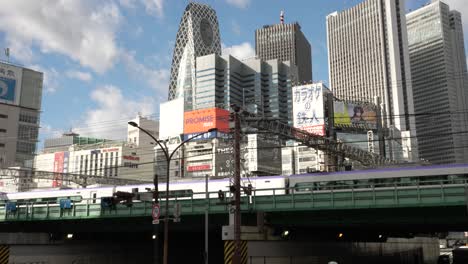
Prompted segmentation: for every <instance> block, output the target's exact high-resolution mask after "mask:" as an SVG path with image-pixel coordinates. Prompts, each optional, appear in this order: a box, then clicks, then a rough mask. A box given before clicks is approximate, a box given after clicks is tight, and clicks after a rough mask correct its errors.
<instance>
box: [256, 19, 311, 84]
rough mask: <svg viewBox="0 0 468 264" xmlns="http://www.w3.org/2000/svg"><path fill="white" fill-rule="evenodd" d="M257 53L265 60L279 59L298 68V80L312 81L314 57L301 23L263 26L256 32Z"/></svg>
mask: <svg viewBox="0 0 468 264" xmlns="http://www.w3.org/2000/svg"><path fill="white" fill-rule="evenodd" d="M255 52H256V54H257V56H258V58H260V59H263V60H273V59H278V60H279V61H289V62H290V63H291V65H295V66H297V70H298V76H297V80H295V81H300V82H311V81H312V55H311V53H312V52H311V48H310V44H309V41H307V39H306V37H305V36H304V34H303V33H302V31H301V26H300V25H299V23H293V24H283V20H282V22H281V24H277V25H267V26H263V28H261V29H257V30H256V31H255Z"/></svg>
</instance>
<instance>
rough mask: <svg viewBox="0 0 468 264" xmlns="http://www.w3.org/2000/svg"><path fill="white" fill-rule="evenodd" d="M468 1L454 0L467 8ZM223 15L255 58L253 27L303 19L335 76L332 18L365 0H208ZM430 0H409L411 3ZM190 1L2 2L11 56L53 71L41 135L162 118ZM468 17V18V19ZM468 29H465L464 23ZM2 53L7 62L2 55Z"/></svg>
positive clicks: (109, 131)
mask: <svg viewBox="0 0 468 264" xmlns="http://www.w3.org/2000/svg"><path fill="white" fill-rule="evenodd" d="M465 1H466V0H446V2H448V3H449V4H451V6H452V7H453V8H457V9H459V10H460V11H462V13H463V14H467V13H468V12H465V11H468V9H467V8H466V7H465V6H464V5H463V3H464V2H465ZM201 2H204V3H207V4H210V5H211V6H212V7H213V8H214V9H215V10H216V12H217V14H218V20H219V23H220V33H221V41H222V43H223V47H225V48H228V49H227V51H229V52H230V53H232V54H234V55H235V56H239V57H250V56H253V55H254V44H255V43H254V41H255V38H254V31H255V29H256V28H259V27H261V26H263V25H265V24H273V23H278V22H279V13H280V11H281V10H284V11H285V20H286V23H288V22H295V21H298V22H299V23H300V24H301V26H302V30H303V32H304V34H305V35H306V37H307V38H308V40H309V42H310V43H311V45H312V54H313V58H312V61H313V75H314V80H316V81H317V80H324V81H326V82H328V70H327V67H328V66H327V63H328V62H327V49H326V28H325V17H326V15H327V14H329V13H331V12H333V11H336V10H343V9H345V8H348V7H350V6H353V5H356V4H358V3H359V2H361V1H360V0H359V1H358V0H289V1H286V0H209V1H208V0H206V1H201ZM426 2H428V1H421V0H407V9H408V10H409V9H415V8H417V7H419V6H421V5H422V4H424V3H426ZM187 3H188V1H182V0H82V1H77V0H36V1H30V0H15V1H11V0H0V4H1V6H3V7H8V8H2V9H1V10H0V25H2V26H0V43H1V46H2V47H9V48H10V50H11V61H13V62H15V63H18V64H21V65H24V66H25V67H28V68H33V69H37V70H40V71H43V72H44V74H45V84H44V93H43V100H42V111H43V112H42V116H41V126H42V129H41V133H40V138H41V139H44V138H49V137H54V136H57V135H59V134H60V133H61V132H63V131H67V130H69V129H71V128H72V129H73V130H74V131H77V132H79V133H80V134H82V135H87V136H96V137H106V138H112V139H122V138H124V135H125V134H124V131H125V129H126V126H125V123H126V121H127V120H128V119H129V118H133V117H134V116H135V115H136V114H137V113H138V112H140V113H142V114H143V115H149V116H151V117H152V118H159V114H158V112H159V103H160V102H164V101H166V98H167V89H168V78H169V71H170V64H171V60H172V49H173V45H174V40H175V36H176V33H177V28H178V25H179V22H180V18H181V16H182V13H183V11H184V8H185V6H186V5H187ZM465 20H467V19H465ZM465 28H466V27H465ZM0 58H1V59H3V60H4V59H5V57H4V55H3V54H1V56H0Z"/></svg>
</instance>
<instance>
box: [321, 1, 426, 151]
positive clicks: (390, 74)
mask: <svg viewBox="0 0 468 264" xmlns="http://www.w3.org/2000/svg"><path fill="white" fill-rule="evenodd" d="M404 7H405V1H404V0H367V1H364V2H362V3H361V4H359V5H357V6H354V7H352V8H350V9H348V10H345V11H342V12H334V13H332V14H330V15H328V16H327V38H328V60H329V75H330V86H331V87H330V88H331V90H332V91H333V93H334V94H335V96H336V97H338V98H340V99H350V100H361V101H363V100H364V101H370V102H374V100H375V97H379V98H380V99H381V101H382V102H383V105H382V108H383V109H382V110H383V114H384V117H385V118H384V127H386V128H392V129H395V130H397V131H399V132H401V133H402V134H401V135H395V138H403V139H404V140H403V142H401V145H402V147H403V155H404V156H406V157H409V156H412V157H413V158H416V157H417V150H416V148H417V145H416V144H415V142H414V141H415V140H414V139H415V138H414V137H415V136H416V131H415V126H414V124H415V121H414V115H413V113H414V105H413V91H412V86H411V71H410V65H409V55H408V45H407V32H406V17H405V12H404ZM400 136H401V137H400ZM411 141H413V142H411Z"/></svg>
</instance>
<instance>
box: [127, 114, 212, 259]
mask: <svg viewBox="0 0 468 264" xmlns="http://www.w3.org/2000/svg"><path fill="white" fill-rule="evenodd" d="M128 124H129V125H131V126H133V127H136V128H138V129H140V130H141V131H143V132H144V133H146V134H147V135H148V136H150V137H151V138H152V139H154V140H155V141H156V143H157V144H158V145H159V147H160V148H161V150H162V151H163V153H164V157H165V158H166V164H167V168H166V175H167V180H166V208H165V219H164V222H165V223H164V253H163V264H167V263H168V262H167V259H168V252H169V240H168V239H169V172H170V164H171V159H172V157H173V156H174V154H175V153H176V152H177V150H178V149H179V148H180V147H181V146H182V145H184V144H185V143H187V142H189V141H190V140H192V139H194V138H197V137H199V136H201V135H203V134H205V133H211V132H214V131H217V129H216V128H211V129H209V130H208V131H205V132H201V133H198V134H196V135H194V136H192V137H190V138H188V139H186V140H184V141H182V142H181V143H180V144H179V145H178V146H177V147H176V148H175V149H174V150H173V151H172V152H171V153H170V154H169V149H168V148H167V145H166V143H165V142H164V141H161V140H157V139H156V138H154V136H153V135H151V133H149V132H148V131H146V130H145V129H144V128H141V127H140V126H138V124H137V123H135V122H132V121H130V122H128ZM161 143H162V144H161ZM163 145H164V146H163ZM155 184H156V180H155ZM156 188H157V186H156V187H155V190H156ZM156 202H157V200H156Z"/></svg>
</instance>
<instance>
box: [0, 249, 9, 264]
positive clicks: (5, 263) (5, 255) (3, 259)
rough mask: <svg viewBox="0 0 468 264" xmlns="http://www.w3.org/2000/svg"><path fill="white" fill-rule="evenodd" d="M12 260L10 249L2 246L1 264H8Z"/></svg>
mask: <svg viewBox="0 0 468 264" xmlns="http://www.w3.org/2000/svg"><path fill="white" fill-rule="evenodd" d="M9 258H10V247H9V246H0V264H8V259H9Z"/></svg>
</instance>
